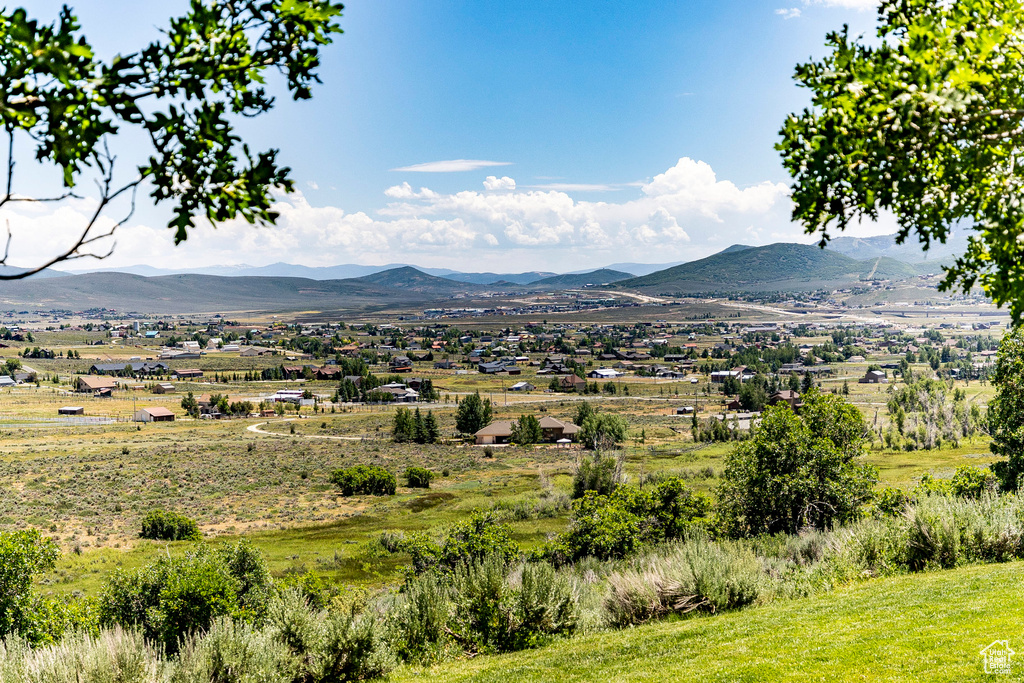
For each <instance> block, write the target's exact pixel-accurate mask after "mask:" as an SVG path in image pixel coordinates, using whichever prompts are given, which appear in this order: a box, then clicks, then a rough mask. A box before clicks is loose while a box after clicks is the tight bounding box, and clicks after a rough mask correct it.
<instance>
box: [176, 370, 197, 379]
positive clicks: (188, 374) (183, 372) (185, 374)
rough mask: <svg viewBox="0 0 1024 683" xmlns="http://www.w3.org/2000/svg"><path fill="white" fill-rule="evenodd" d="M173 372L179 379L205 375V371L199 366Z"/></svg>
mask: <svg viewBox="0 0 1024 683" xmlns="http://www.w3.org/2000/svg"><path fill="white" fill-rule="evenodd" d="M172 374H173V375H174V376H175V377H177V378H178V379H197V378H199V377H202V376H203V371H202V370H200V369H199V368H181V369H178V370H175V371H174V372H173V373H172Z"/></svg>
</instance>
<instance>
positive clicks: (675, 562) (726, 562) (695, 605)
mask: <svg viewBox="0 0 1024 683" xmlns="http://www.w3.org/2000/svg"><path fill="white" fill-rule="evenodd" d="M765 582H766V577H765V575H764V573H763V572H762V570H761V564H760V563H759V562H758V559H757V556H756V555H755V554H754V553H753V552H752V551H751V550H750V549H749V548H748V547H746V546H744V545H741V544H738V543H727V542H717V543H716V542H714V541H711V540H709V539H708V538H707V537H705V536H703V535H696V536H694V537H692V538H689V539H687V540H685V541H683V542H682V543H679V544H677V545H674V546H672V547H671V549H670V550H668V552H666V553H665V554H663V555H652V556H651V557H649V558H647V560H646V561H645V562H644V563H642V564H640V565H639V566H638V567H637V568H635V569H628V570H626V571H623V572H620V573H617V574H613V575H612V576H611V577H609V593H608V597H607V599H606V601H605V607H606V608H607V610H608V617H609V621H610V622H611V623H612V624H613V625H615V626H620V627H621V626H629V625H632V624H637V623H643V622H644V621H648V620H650V619H653V618H657V617H660V616H663V615H665V614H669V613H672V612H676V613H681V614H685V613H690V612H698V611H699V612H711V613H714V612H720V611H722V610H727V609H736V608H739V607H744V606H746V605H749V604H751V603H753V602H754V601H755V600H757V599H758V597H759V596H760V595H761V593H762V590H763V588H764V585H765Z"/></svg>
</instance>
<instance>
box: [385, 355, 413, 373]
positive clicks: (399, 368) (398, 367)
mask: <svg viewBox="0 0 1024 683" xmlns="http://www.w3.org/2000/svg"><path fill="white" fill-rule="evenodd" d="M389 369H390V370H391V372H412V360H410V359H409V357H408V356H395V357H394V358H392V359H391V363H389Z"/></svg>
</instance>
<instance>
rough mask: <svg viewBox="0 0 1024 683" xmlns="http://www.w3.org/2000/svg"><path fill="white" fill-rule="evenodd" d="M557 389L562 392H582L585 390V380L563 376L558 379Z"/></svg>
mask: <svg viewBox="0 0 1024 683" xmlns="http://www.w3.org/2000/svg"><path fill="white" fill-rule="evenodd" d="M558 388H559V389H561V390H562V391H583V390H584V389H586V388H587V380H585V379H583V378H582V377H580V376H579V375H565V376H564V377H559V378H558Z"/></svg>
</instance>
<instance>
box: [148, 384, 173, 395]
mask: <svg viewBox="0 0 1024 683" xmlns="http://www.w3.org/2000/svg"><path fill="white" fill-rule="evenodd" d="M153 393H154V394H173V393H174V385H173V384H171V383H170V382H158V383H157V384H155V385H153Z"/></svg>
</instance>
